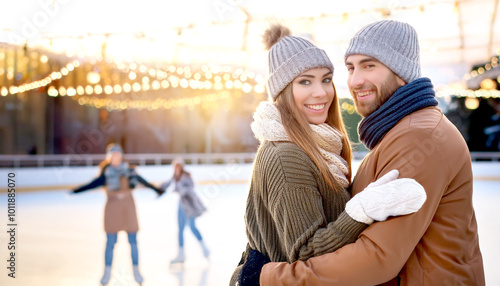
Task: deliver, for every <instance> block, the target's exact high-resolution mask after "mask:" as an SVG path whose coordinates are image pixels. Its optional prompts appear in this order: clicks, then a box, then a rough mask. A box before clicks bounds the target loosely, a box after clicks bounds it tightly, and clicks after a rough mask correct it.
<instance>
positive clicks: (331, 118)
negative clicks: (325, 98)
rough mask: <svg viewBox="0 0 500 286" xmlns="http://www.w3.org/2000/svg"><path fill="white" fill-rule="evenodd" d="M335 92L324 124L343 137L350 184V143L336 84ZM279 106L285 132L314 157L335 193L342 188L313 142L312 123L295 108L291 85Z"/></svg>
mask: <svg viewBox="0 0 500 286" xmlns="http://www.w3.org/2000/svg"><path fill="white" fill-rule="evenodd" d="M332 85H333V83H332ZM333 90H334V93H335V95H334V97H333V101H332V104H331V105H330V109H329V110H328V116H327V119H326V122H325V123H327V124H328V125H330V126H332V127H334V128H336V129H337V130H338V131H340V133H341V134H342V135H343V138H342V153H341V156H342V158H344V160H346V161H347V164H348V170H349V173H348V174H347V180H348V181H349V182H350V181H351V160H352V149H351V143H350V141H349V136H348V134H347V131H346V129H345V126H344V120H343V119H342V113H341V112H340V106H339V101H338V98H337V90H336V89H335V85H333ZM276 107H277V108H278V110H279V112H280V115H281V122H283V126H284V127H285V131H286V133H287V134H288V136H289V137H290V140H291V141H292V142H293V143H295V144H297V145H298V146H299V147H300V148H302V149H303V150H304V151H305V152H306V154H307V155H309V157H311V159H312V160H313V162H314V164H315V165H316V166H317V167H318V169H319V171H320V172H321V174H322V175H323V177H324V178H325V180H326V182H327V183H328V185H329V186H330V187H332V188H334V189H336V190H339V189H341V187H340V185H339V183H338V182H337V181H336V180H335V178H334V177H333V175H332V173H331V172H330V170H329V169H328V166H327V164H326V161H325V159H324V158H323V156H322V155H321V153H320V150H319V147H318V145H317V144H316V142H315V141H314V137H313V131H312V129H311V127H310V126H309V122H308V121H307V119H306V118H305V116H304V115H303V114H302V113H301V112H300V111H299V110H298V109H297V107H296V105H295V100H294V98H293V90H292V84H291V83H290V84H289V85H287V86H286V87H285V89H284V90H283V91H282V92H281V93H280V94H279V95H278V97H277V98H276ZM285 122H286V124H285Z"/></svg>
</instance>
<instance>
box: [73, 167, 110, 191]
mask: <svg viewBox="0 0 500 286" xmlns="http://www.w3.org/2000/svg"><path fill="white" fill-rule="evenodd" d="M105 184H106V177H105V176H104V170H103V171H102V172H101V174H100V175H99V177H97V178H95V179H94V180H92V181H91V182H90V183H88V184H86V185H83V186H80V187H78V188H76V189H74V190H73V191H72V193H74V194H78V193H81V192H85V191H87V190H91V189H95V188H98V187H102V186H104V185H105Z"/></svg>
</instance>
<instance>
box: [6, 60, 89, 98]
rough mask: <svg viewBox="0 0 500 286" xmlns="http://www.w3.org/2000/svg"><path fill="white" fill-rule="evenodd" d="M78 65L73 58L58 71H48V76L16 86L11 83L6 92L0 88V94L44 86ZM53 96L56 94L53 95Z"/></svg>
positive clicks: (12, 93)
mask: <svg viewBox="0 0 500 286" xmlns="http://www.w3.org/2000/svg"><path fill="white" fill-rule="evenodd" d="M79 65H80V62H79V61H78V60H74V61H72V62H70V63H68V64H66V66H64V67H62V68H61V69H59V71H54V72H52V73H50V74H49V75H48V76H46V77H44V78H43V79H40V80H37V81H32V82H28V83H23V84H21V85H18V86H16V85H11V86H10V87H9V88H8V90H7V92H5V89H2V91H1V94H2V96H7V95H8V94H11V95H15V94H18V93H23V92H27V91H30V90H33V89H37V88H40V87H45V86H47V85H49V84H50V83H51V82H52V81H54V80H58V79H61V78H63V77H65V76H68V75H69V74H70V73H71V72H73V71H74V68H75V67H78V66H79ZM51 96H54V95H51ZM55 96H57V95H55Z"/></svg>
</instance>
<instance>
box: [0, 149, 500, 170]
mask: <svg viewBox="0 0 500 286" xmlns="http://www.w3.org/2000/svg"><path fill="white" fill-rule="evenodd" d="M366 154H367V152H354V154H353V155H354V159H358V160H359V159H362V158H363V157H364V156H365V155H366ZM470 155H471V159H472V161H500V152H471V153H470ZM178 157H182V158H183V159H184V161H185V163H186V164H191V165H197V164H229V163H252V162H253V159H254V157H255V153H190V154H187V153H186V154H125V159H126V160H127V161H128V162H129V163H130V164H133V165H139V166H148V165H169V164H171V163H172V161H173V160H174V159H175V158H178ZM104 158H105V154H85V155H81V154H61V155H0V168H26V167H73V166H96V165H98V164H99V163H100V162H101V161H102V160H103V159H104Z"/></svg>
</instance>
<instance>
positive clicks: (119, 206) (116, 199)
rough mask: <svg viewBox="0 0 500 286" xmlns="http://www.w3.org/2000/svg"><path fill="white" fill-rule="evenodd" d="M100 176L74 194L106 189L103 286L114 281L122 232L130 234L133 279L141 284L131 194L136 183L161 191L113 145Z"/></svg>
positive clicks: (75, 190)
mask: <svg viewBox="0 0 500 286" xmlns="http://www.w3.org/2000/svg"><path fill="white" fill-rule="evenodd" d="M100 167H101V172H100V174H99V176H98V177H97V178H95V179H94V180H92V181H91V182H90V183H88V184H86V185H83V186H80V187H78V188H76V189H74V190H73V191H72V193H74V194H78V193H81V192H84V191H87V190H91V189H95V188H99V187H105V190H106V196H107V201H106V206H105V208H104V231H106V237H107V242H106V251H105V255H104V261H105V268H104V274H103V276H102V279H101V284H103V285H105V284H107V283H109V280H110V278H111V264H112V262H113V249H114V246H115V243H116V240H117V237H118V232H119V231H121V230H123V231H126V232H127V234H128V241H129V243H130V248H131V254H132V264H133V272H134V278H135V280H136V281H137V282H138V283H142V282H143V280H144V279H143V278H142V275H141V273H140V271H139V250H138V248H137V232H138V231H139V225H138V222H137V213H136V210H135V203H134V197H133V196H132V190H133V189H134V187H135V186H136V184H137V183H140V184H142V185H144V186H145V187H148V188H150V189H152V190H154V191H155V192H156V193H157V194H158V195H161V194H163V191H161V190H160V189H159V188H157V187H155V186H154V185H152V184H150V183H148V182H147V181H146V180H145V179H144V178H142V177H141V176H139V174H137V172H136V170H135V168H131V167H130V166H129V164H128V163H127V162H126V161H124V160H123V150H122V148H121V147H120V146H119V145H115V144H111V145H109V146H108V148H107V157H106V159H105V160H104V161H103V162H101V164H100Z"/></svg>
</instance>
